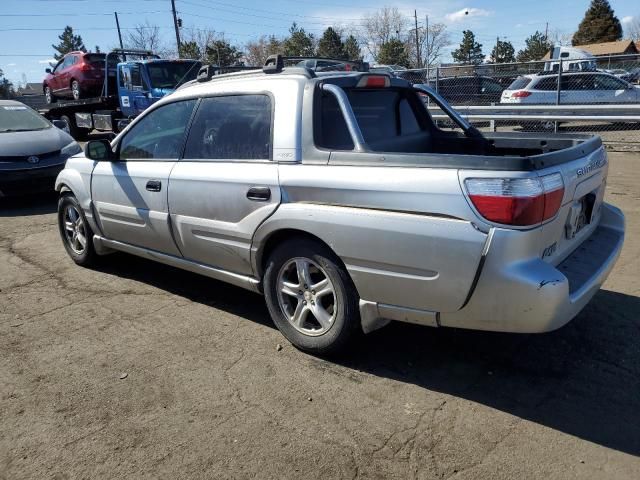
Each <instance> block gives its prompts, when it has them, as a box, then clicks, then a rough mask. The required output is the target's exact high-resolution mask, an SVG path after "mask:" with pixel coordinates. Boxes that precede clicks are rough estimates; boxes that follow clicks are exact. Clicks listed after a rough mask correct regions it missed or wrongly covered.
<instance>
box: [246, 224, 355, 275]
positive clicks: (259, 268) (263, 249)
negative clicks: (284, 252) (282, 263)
mask: <svg viewBox="0 0 640 480" xmlns="http://www.w3.org/2000/svg"><path fill="white" fill-rule="evenodd" d="M295 238H306V239H308V240H312V241H315V242H318V243H320V244H321V245H323V246H324V247H326V248H327V249H328V250H329V251H330V252H331V253H333V255H335V257H336V259H337V260H338V262H339V264H340V266H341V267H342V268H343V269H344V271H345V272H347V275H349V272H348V271H347V267H346V266H345V264H344V262H343V261H342V259H341V258H340V256H339V255H338V254H337V253H336V251H335V250H334V249H333V248H332V247H331V245H329V243H327V242H326V241H325V240H323V239H322V238H320V237H319V236H318V235H316V234H315V233H312V232H310V231H307V230H304V229H301V228H280V229H277V230H273V231H271V232H270V233H268V234H267V235H266V236H265V237H264V238H262V239H261V241H260V245H259V246H258V248H256V250H255V267H256V273H257V274H258V277H260V278H262V276H263V275H264V271H265V269H266V262H267V260H268V258H269V256H270V255H271V253H272V252H273V251H274V250H275V249H276V248H277V247H278V246H279V245H282V244H283V243H284V242H287V241H289V240H291V239H295ZM349 277H351V276H350V275H349ZM352 283H353V280H352Z"/></svg>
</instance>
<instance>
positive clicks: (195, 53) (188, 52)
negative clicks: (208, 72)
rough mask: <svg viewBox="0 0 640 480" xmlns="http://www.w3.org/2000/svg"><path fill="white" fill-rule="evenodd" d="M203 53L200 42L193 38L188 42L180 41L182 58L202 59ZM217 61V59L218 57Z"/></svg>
mask: <svg viewBox="0 0 640 480" xmlns="http://www.w3.org/2000/svg"><path fill="white" fill-rule="evenodd" d="M201 55H202V53H201V52H200V47H198V44H197V43H196V42H195V41H193V40H191V41H188V42H181V43H180V58H192V59H194V60H200V57H201ZM216 63H217V59H216Z"/></svg>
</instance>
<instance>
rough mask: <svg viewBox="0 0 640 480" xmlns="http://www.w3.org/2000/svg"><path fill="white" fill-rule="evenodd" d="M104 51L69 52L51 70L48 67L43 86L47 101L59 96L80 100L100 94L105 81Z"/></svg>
mask: <svg viewBox="0 0 640 480" xmlns="http://www.w3.org/2000/svg"><path fill="white" fill-rule="evenodd" d="M105 57H106V55H105V54H104V53H85V52H70V53H67V54H66V55H65V56H64V57H62V59H60V61H59V62H58V64H57V65H56V66H55V67H54V68H53V70H51V69H50V68H47V69H46V72H47V76H46V77H45V79H44V81H43V83H42V88H43V90H44V95H45V97H46V98H47V103H53V102H55V101H56V98H57V97H67V98H73V99H74V100H80V99H81V98H87V97H91V96H96V95H100V92H101V90H102V85H103V83H104V61H105Z"/></svg>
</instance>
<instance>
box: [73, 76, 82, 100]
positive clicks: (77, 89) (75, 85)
mask: <svg viewBox="0 0 640 480" xmlns="http://www.w3.org/2000/svg"><path fill="white" fill-rule="evenodd" d="M71 93H72V94H73V99H74V100H80V85H79V84H78V82H77V81H76V80H74V81H73V82H71Z"/></svg>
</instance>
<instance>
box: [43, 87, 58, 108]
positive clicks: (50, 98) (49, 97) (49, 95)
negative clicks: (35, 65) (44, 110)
mask: <svg viewBox="0 0 640 480" xmlns="http://www.w3.org/2000/svg"><path fill="white" fill-rule="evenodd" d="M44 98H45V101H46V102H47V105H51V104H52V103H56V97H55V96H54V95H53V92H52V91H51V87H50V86H49V85H47V86H46V87H44Z"/></svg>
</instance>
